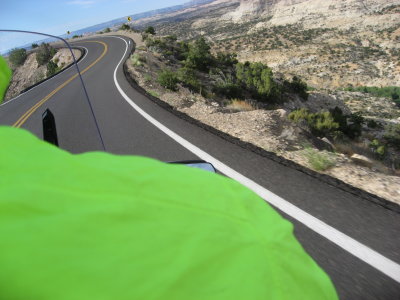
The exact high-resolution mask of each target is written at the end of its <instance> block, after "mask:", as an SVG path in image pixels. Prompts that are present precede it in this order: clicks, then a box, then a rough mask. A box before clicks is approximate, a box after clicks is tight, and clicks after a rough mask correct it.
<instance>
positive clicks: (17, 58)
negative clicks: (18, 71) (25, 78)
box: [9, 48, 27, 67]
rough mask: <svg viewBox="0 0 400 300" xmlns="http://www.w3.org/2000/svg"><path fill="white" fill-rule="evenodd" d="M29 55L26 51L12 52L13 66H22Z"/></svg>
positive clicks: (14, 50)
mask: <svg viewBox="0 0 400 300" xmlns="http://www.w3.org/2000/svg"><path fill="white" fill-rule="evenodd" d="M26 57H27V54H26V50H25V49H17V48H15V49H13V50H11V52H10V56H9V60H10V62H11V63H12V64H13V66H15V67H17V66H20V65H22V64H23V63H24V62H25V60H26Z"/></svg>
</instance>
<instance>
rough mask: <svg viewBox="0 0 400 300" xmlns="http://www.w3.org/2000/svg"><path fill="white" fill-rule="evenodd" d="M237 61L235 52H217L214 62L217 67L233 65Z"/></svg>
mask: <svg viewBox="0 0 400 300" xmlns="http://www.w3.org/2000/svg"><path fill="white" fill-rule="evenodd" d="M237 63H238V60H237V54H236V53H221V52H219V53H217V56H216V58H215V64H216V65H217V66H218V67H234V66H235V65H236V64H237Z"/></svg>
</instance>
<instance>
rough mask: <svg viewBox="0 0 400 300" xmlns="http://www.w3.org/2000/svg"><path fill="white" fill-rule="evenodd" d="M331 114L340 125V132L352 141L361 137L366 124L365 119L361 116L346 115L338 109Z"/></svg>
mask: <svg viewBox="0 0 400 300" xmlns="http://www.w3.org/2000/svg"><path fill="white" fill-rule="evenodd" d="M330 112H331V114H332V117H333V119H334V121H335V122H336V123H337V124H339V132H341V133H343V134H344V135H346V136H348V137H349V138H351V139H354V138H356V137H359V136H360V135H361V131H362V125H363V124H364V123H365V119H364V117H363V116H362V115H361V114H359V113H355V114H351V115H344V114H343V111H342V110H341V109H340V108H338V107H335V108H334V109H333V110H331V111H330Z"/></svg>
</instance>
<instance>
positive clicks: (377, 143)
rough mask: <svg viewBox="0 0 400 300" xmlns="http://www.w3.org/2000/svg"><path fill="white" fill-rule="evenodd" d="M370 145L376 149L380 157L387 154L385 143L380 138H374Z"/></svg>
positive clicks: (373, 149) (375, 151)
mask: <svg viewBox="0 0 400 300" xmlns="http://www.w3.org/2000/svg"><path fill="white" fill-rule="evenodd" d="M369 147H370V148H371V149H372V151H374V153H375V154H376V155H377V156H378V158H379V159H382V158H383V157H384V156H385V153H386V147H385V145H382V143H381V142H380V141H378V140H376V139H375V140H373V141H372V142H371V143H370V144H369Z"/></svg>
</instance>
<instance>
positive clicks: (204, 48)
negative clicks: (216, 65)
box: [185, 37, 213, 71]
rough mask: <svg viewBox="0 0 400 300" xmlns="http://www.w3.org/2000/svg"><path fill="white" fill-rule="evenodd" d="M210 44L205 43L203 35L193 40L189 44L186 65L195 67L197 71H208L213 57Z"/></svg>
mask: <svg viewBox="0 0 400 300" xmlns="http://www.w3.org/2000/svg"><path fill="white" fill-rule="evenodd" d="M210 49H211V47H210V45H208V44H207V42H206V40H205V39H204V37H201V38H199V39H197V40H195V41H194V43H192V44H191V45H190V46H189V52H188V55H187V58H186V63H185V64H186V67H188V68H192V69H197V70H199V71H208V69H209V68H210V66H211V63H212V60H213V57H212V55H211V52H210Z"/></svg>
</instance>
